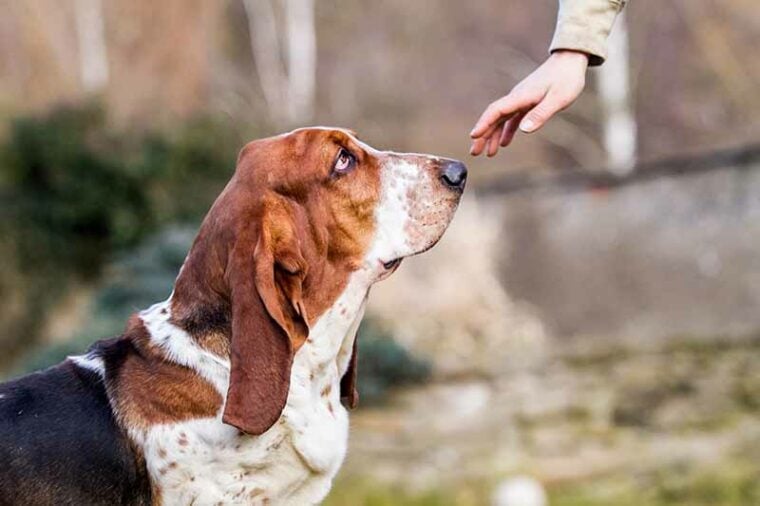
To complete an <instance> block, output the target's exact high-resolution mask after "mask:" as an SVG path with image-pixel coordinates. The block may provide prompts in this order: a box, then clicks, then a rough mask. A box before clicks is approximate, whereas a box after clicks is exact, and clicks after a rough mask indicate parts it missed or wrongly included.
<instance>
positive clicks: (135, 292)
mask: <svg viewBox="0 0 760 506" xmlns="http://www.w3.org/2000/svg"><path fill="white" fill-rule="evenodd" d="M194 237H195V230H194V229H193V228H191V227H168V228H167V229H165V230H163V231H162V232H160V233H157V234H154V235H152V236H150V237H149V238H148V239H147V240H146V241H144V243H143V244H141V245H140V246H139V247H137V248H136V249H134V250H133V251H130V252H129V253H123V254H121V255H119V257H118V258H117V260H116V261H114V262H113V263H112V264H111V265H109V266H108V268H107V269H106V270H107V276H106V279H107V282H106V283H105V284H103V285H102V287H101V288H100V289H99V290H98V291H97V292H96V293H95V295H94V297H93V299H92V302H91V305H90V311H89V315H88V317H87V320H86V324H85V326H84V327H83V328H82V329H81V330H80V331H79V332H78V333H77V334H76V335H74V336H72V337H71V339H68V340H66V341H65V342H63V343H59V344H55V345H53V346H47V347H44V348H42V349H40V350H34V351H33V352H31V353H30V354H28V355H27V356H26V357H24V358H23V359H22V360H21V362H20V364H19V367H18V370H17V372H18V373H19V374H23V373H27V372H31V371H34V370H38V369H43V368H45V367H49V366H51V365H53V364H56V363H58V362H60V361H61V360H63V359H64V358H66V356H68V355H71V354H78V353H82V352H83V351H84V350H86V349H87V347H88V346H89V345H90V344H91V343H92V342H94V341H95V340H97V339H100V338H104V337H110V336H114V335H118V334H120V333H121V332H122V331H123V329H124V326H125V324H126V322H127V318H128V317H129V315H131V314H132V313H134V312H135V311H139V310H141V309H145V308H147V307H149V306H151V305H152V304H155V303H156V302H160V301H162V300H165V299H166V298H167V297H168V296H169V294H170V293H171V290H172V286H173V285H174V279H175V277H176V275H177V273H178V272H179V269H180V267H181V266H182V262H183V261H184V259H185V255H186V254H187V251H188V249H189V248H190V244H191V243H192V240H193V238H194Z"/></svg>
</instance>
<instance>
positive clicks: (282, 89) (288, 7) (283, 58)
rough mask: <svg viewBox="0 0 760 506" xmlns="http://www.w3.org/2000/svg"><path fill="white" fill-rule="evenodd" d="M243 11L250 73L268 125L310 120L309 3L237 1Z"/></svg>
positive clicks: (313, 49) (313, 43) (312, 53)
mask: <svg viewBox="0 0 760 506" xmlns="http://www.w3.org/2000/svg"><path fill="white" fill-rule="evenodd" d="M278 1H279V2H281V3H282V4H281V6H282V8H283V9H284V14H285V15H284V18H285V22H284V24H285V27H284V30H283V29H282V28H281V27H280V26H279V23H278V20H277V16H276V5H275V2H278ZM243 5H244V6H245V11H246V15H247V17H248V28H249V32H250V40H251V51H252V53H253V59H254V64H255V66H256V73H257V75H258V78H259V83H260V85H261V89H262V91H263V93H264V100H265V101H266V103H267V107H268V109H269V112H270V115H271V117H272V119H273V120H274V121H275V123H277V124H280V125H295V124H300V123H304V122H307V121H309V120H311V118H312V116H313V114H314V94H315V88H316V85H315V83H316V63H317V39H316V29H315V19H314V0H243ZM283 32H284V33H283ZM283 38H284V39H285V43H284V46H285V49H286V50H285V51H283V50H282V47H283V43H282V42H281V41H282V39H283Z"/></svg>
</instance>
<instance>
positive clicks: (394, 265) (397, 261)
mask: <svg viewBox="0 0 760 506" xmlns="http://www.w3.org/2000/svg"><path fill="white" fill-rule="evenodd" d="M401 260H403V258H394V259H393V260H389V261H388V262H381V263H382V264H383V268H384V269H385V270H386V271H395V270H396V269H398V266H399V265H401Z"/></svg>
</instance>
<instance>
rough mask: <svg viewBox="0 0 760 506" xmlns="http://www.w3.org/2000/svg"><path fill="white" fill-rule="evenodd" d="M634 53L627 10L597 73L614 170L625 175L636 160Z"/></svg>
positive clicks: (606, 146) (608, 154) (608, 159)
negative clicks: (632, 79)
mask: <svg viewBox="0 0 760 506" xmlns="http://www.w3.org/2000/svg"><path fill="white" fill-rule="evenodd" d="M629 69H630V57H629V51H628V30H627V26H626V21H625V13H621V14H620V16H619V17H618V19H617V23H616V25H615V28H614V29H613V30H612V34H611V35H610V38H609V48H608V55H607V60H606V61H605V62H604V65H602V66H601V67H600V68H599V70H598V71H597V73H596V77H597V84H598V86H599V98H600V100H601V101H602V109H603V114H604V136H603V137H604V148H605V151H606V152H607V163H608V165H609V168H610V170H611V171H612V172H614V173H616V174H618V175H624V174H627V173H629V172H630V171H631V170H633V168H634V165H635V164H636V119H635V117H634V114H633V108H632V105H631V83H630V77H629Z"/></svg>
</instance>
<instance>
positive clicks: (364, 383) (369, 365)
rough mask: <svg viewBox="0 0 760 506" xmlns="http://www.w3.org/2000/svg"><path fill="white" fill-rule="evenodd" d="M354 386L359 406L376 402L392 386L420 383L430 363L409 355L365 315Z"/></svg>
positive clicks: (360, 333)
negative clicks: (356, 385)
mask: <svg viewBox="0 0 760 506" xmlns="http://www.w3.org/2000/svg"><path fill="white" fill-rule="evenodd" d="M357 340H358V341H357V342H358V346H359V358H358V361H359V363H358V369H359V375H358V376H359V377H358V388H359V397H360V399H361V404H362V405H367V404H370V405H371V404H377V403H379V402H381V401H382V400H383V399H384V398H385V397H386V395H387V393H388V391H389V390H390V389H391V388H393V387H396V386H403V385H411V384H416V383H422V382H424V381H425V380H427V379H428V377H429V376H430V364H429V363H428V362H426V361H424V360H421V359H419V358H417V357H415V356H413V355H411V354H410V353H409V352H408V351H407V350H406V349H405V348H403V347H402V346H400V345H399V344H398V343H397V342H396V341H394V340H393V338H392V337H391V336H390V335H389V334H388V333H386V332H384V331H383V330H382V328H381V327H380V326H379V325H377V324H376V323H375V322H374V321H373V320H372V319H371V318H367V319H365V320H364V322H362V324H361V326H360V327H359V332H358V335H357Z"/></svg>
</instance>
